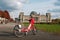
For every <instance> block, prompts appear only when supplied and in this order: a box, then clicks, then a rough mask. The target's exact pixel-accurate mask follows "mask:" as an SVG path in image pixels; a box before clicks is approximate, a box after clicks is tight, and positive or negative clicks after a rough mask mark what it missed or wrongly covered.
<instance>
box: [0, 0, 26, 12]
mask: <svg viewBox="0 0 60 40" xmlns="http://www.w3.org/2000/svg"><path fill="white" fill-rule="evenodd" d="M26 1H27V0H0V9H3V10H9V11H12V10H19V9H20V8H21V7H22V6H23V5H24V3H26ZM23 2H24V3H23Z"/></svg>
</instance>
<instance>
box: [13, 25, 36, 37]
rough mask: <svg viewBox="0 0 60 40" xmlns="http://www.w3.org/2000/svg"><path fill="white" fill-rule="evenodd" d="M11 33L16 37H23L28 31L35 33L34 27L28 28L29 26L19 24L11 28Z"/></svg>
mask: <svg viewBox="0 0 60 40" xmlns="http://www.w3.org/2000/svg"><path fill="white" fill-rule="evenodd" d="M13 31H14V32H13V33H14V35H15V36H16V37H23V36H26V35H27V34H28V33H29V32H32V34H33V35H35V34H36V31H37V30H36V27H32V28H30V27H29V26H28V27H27V28H25V27H22V26H21V25H15V27H14V29H13Z"/></svg>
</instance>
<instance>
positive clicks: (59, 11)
mask: <svg viewBox="0 0 60 40" xmlns="http://www.w3.org/2000/svg"><path fill="white" fill-rule="evenodd" d="M48 12H54V13H60V9H51V10H48Z"/></svg>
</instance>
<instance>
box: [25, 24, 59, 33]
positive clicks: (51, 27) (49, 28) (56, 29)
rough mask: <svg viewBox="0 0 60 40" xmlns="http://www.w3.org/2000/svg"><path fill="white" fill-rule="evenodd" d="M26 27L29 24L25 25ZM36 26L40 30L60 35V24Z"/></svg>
mask: <svg viewBox="0 0 60 40" xmlns="http://www.w3.org/2000/svg"><path fill="white" fill-rule="evenodd" d="M25 26H28V24H25ZM35 26H36V28H37V29H38V30H42V31H46V32H54V33H60V24H35Z"/></svg>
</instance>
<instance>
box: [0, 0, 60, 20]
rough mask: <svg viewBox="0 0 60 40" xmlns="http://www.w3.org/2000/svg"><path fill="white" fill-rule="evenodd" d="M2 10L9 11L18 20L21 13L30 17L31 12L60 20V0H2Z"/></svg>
mask: <svg viewBox="0 0 60 40" xmlns="http://www.w3.org/2000/svg"><path fill="white" fill-rule="evenodd" d="M0 10H7V11H8V12H9V13H10V16H11V18H17V17H18V16H19V14H20V12H24V14H25V15H29V14H30V13H31V11H36V12H37V13H38V14H39V13H40V14H41V15H46V13H51V17H52V18H54V19H55V18H60V0H0Z"/></svg>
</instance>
